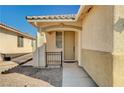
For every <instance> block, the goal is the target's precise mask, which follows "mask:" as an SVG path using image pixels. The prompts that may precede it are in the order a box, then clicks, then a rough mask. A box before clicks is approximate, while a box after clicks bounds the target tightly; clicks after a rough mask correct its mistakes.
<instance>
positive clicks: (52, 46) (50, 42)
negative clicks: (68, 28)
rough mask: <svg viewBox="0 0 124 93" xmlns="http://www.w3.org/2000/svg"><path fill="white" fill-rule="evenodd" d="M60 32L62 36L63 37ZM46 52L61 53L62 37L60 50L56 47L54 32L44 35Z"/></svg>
mask: <svg viewBox="0 0 124 93" xmlns="http://www.w3.org/2000/svg"><path fill="white" fill-rule="evenodd" d="M63 34H64V33H63V32H62V36H63ZM46 42H47V43H46V50H47V51H48V52H60V51H63V37H62V48H57V47H56V31H51V32H47V33H46Z"/></svg>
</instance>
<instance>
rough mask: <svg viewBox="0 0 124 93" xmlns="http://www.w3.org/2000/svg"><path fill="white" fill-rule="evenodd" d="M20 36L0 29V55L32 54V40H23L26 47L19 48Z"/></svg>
mask: <svg viewBox="0 0 124 93" xmlns="http://www.w3.org/2000/svg"><path fill="white" fill-rule="evenodd" d="M17 38H18V35H16V34H15V33H12V32H9V31H4V30H2V29H0V42H1V43H0V53H3V54H14V53H30V52H32V49H33V48H32V44H31V43H32V40H31V39H28V38H25V37H24V38H23V40H24V46H23V47H18V44H17Z"/></svg>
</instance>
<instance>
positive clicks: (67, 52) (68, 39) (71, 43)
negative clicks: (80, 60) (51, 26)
mask: <svg viewBox="0 0 124 93" xmlns="http://www.w3.org/2000/svg"><path fill="white" fill-rule="evenodd" d="M74 59H75V32H72V31H69V32H66V31H65V32H64V60H74Z"/></svg>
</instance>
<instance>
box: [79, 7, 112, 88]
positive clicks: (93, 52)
mask: <svg viewBox="0 0 124 93" xmlns="http://www.w3.org/2000/svg"><path fill="white" fill-rule="evenodd" d="M82 28H83V29H82V34H81V35H82V36H81V37H82V39H81V40H82V41H81V43H82V49H81V52H82V53H81V59H82V61H81V66H83V67H84V68H85V70H86V71H87V72H88V73H89V75H90V76H91V77H92V78H93V79H94V81H95V82H96V83H97V84H98V85H99V86H112V82H113V81H112V70H113V68H112V66H113V63H112V62H113V61H112V60H113V57H112V55H111V52H112V51H113V6H94V7H93V9H92V10H91V11H90V12H89V13H88V14H87V15H86V17H85V18H84V20H83V25H82Z"/></svg>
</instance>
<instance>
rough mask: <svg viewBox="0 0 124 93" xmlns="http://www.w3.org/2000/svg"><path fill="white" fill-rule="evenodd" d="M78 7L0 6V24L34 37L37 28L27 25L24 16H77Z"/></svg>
mask: <svg viewBox="0 0 124 93" xmlns="http://www.w3.org/2000/svg"><path fill="white" fill-rule="evenodd" d="M79 7H80V6H79V5H21V6H19V5H13V6H12V5H8V6H4V5H0V22H1V23H4V24H7V25H9V26H11V27H14V28H16V29H17V30H19V31H21V32H24V33H28V34H30V35H32V36H36V31H37V28H35V27H34V26H32V25H31V24H29V23H28V22H27V20H26V18H25V17H26V16H40V15H61V14H77V12H78V9H79Z"/></svg>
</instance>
